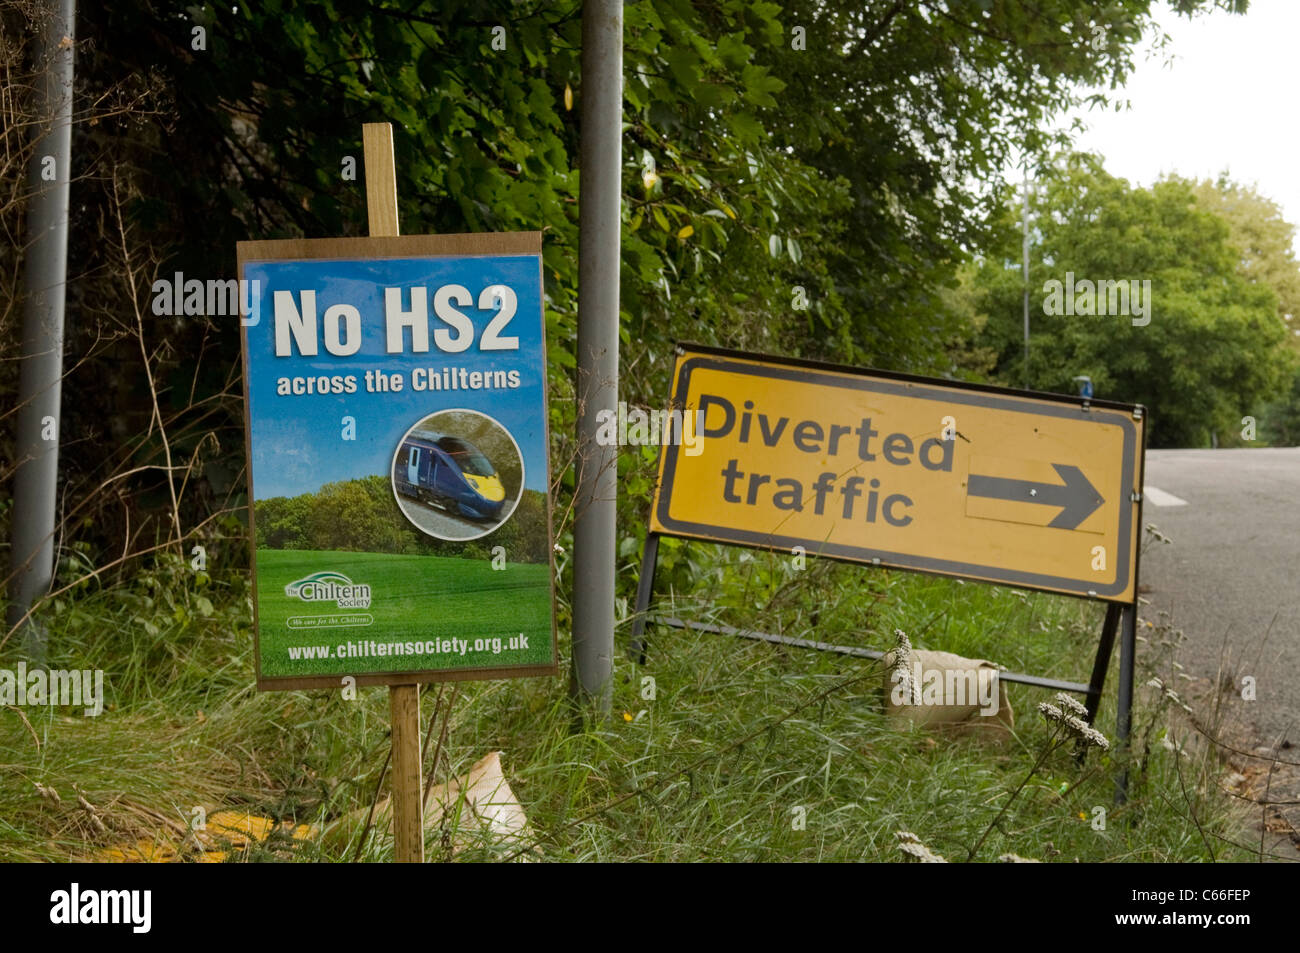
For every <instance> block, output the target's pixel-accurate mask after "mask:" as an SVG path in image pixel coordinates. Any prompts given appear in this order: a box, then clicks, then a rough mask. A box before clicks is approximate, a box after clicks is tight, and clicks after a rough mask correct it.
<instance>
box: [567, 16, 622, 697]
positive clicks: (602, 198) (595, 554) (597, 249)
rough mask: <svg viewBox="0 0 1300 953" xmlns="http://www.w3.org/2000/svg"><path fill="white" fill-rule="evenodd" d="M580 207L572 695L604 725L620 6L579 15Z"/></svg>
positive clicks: (611, 528) (613, 485)
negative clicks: (605, 431)
mask: <svg viewBox="0 0 1300 953" xmlns="http://www.w3.org/2000/svg"><path fill="white" fill-rule="evenodd" d="M581 92H582V129H581V135H582V146H581V155H580V163H581V169H582V172H581V176H582V179H581V194H580V196H579V200H580V202H581V206H580V212H579V221H578V226H579V230H578V281H579V285H578V464H577V465H578V474H577V475H578V484H577V493H576V497H575V500H574V513H575V517H574V527H573V673H572V680H571V682H570V690H571V692H572V694H573V696H574V697H575V698H576V699H579V700H584V701H586V700H589V701H594V702H595V706H596V709H597V711H598V712H599V713H600V714H601V715H608V714H609V710H610V702H611V699H612V689H613V669H614V565H615V501H616V494H617V491H618V484H617V476H618V473H617V462H618V448H617V447H613V446H605V447H603V446H601V445H600V444H598V443H597V442H596V431H597V429H598V424H597V421H596V415H597V413H598V412H599V411H600V410H601V409H603V408H609V409H611V410H612V409H614V408H615V407H616V404H617V401H618V291H619V288H618V279H619V274H618V272H619V260H620V256H619V240H620V234H619V233H620V227H621V222H622V216H621V202H622V187H621V182H622V165H623V148H622V135H623V132H622V129H623V3H622V0H586V2H585V3H584V4H583V9H582V87H581Z"/></svg>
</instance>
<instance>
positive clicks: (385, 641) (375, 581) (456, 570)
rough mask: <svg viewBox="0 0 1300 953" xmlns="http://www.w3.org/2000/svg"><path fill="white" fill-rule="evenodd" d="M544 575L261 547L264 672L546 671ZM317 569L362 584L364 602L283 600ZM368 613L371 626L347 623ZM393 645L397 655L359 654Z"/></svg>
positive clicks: (542, 571)
mask: <svg viewBox="0 0 1300 953" xmlns="http://www.w3.org/2000/svg"><path fill="white" fill-rule="evenodd" d="M548 571H549V567H548V566H547V565H545V564H535V563H532V564H530V563H509V564H507V565H506V567H505V568H504V569H501V570H494V569H493V568H492V564H491V562H490V560H487V559H462V558H457V557H447V556H410V555H392V554H387V553H355V552H338V551H329V550H325V551H319V550H274V549H262V548H259V549H258V551H257V598H258V612H259V623H260V628H261V655H262V657H261V670H262V675H263V676H264V677H269V678H281V677H289V678H292V677H309V676H313V675H340V676H342V675H364V674H370V673H377V672H388V671H394V670H405V671H411V670H415V669H420V670H447V671H454V670H457V669H471V668H483V667H488V666H491V667H496V666H522V665H550V664H552V663H553V662H554V657H553V655H552V642H551V589H550V582H549V580H548V579H547V572H548ZM322 572H329V573H330V574H339V575H342V576H345V577H346V578H347V580H348V581H349V582H351V583H353V584H355V586H358V587H359V586H366V587H368V589H369V591H368V598H369V605H368V606H365V607H339V606H338V605H337V604H336V602H335V601H315V602H305V601H303V600H302V599H301V598H294V597H292V596H290V595H287V594H286V592H285V587H286V586H291V585H293V584H294V583H297V582H300V581H302V580H305V579H310V578H311V577H312V576H313V575H315V574H319V573H322ZM367 617H368V618H369V619H370V620H371V621H369V623H368V624H349V623H362V622H364V621H365V619H366V618H367ZM291 620H292V621H291ZM313 620H314V621H313ZM340 623H344V624H340ZM521 637H522V638H521ZM407 643H411V644H412V645H414V643H424V645H423V646H422V647H423V648H429V647H430V646H429V644H428V643H434V645H433V646H432V647H433V648H434V649H435V651H433V652H427V651H423V652H421V651H417V652H415V653H412V654H407V651H406V650H407V649H408V645H407ZM525 643H526V645H525ZM399 644H400V646H401V647H400V648H398V649H396V650H395V651H387V652H384V654H365V653H368V652H376V651H377V650H378V649H379V646H381V645H382V646H385V647H388V646H390V645H399ZM349 646H350V647H351V650H352V652H353V653H354V654H351V655H349V654H348V651H349ZM294 655H296V656H297V658H296V659H295V658H293V657H292V656H294Z"/></svg>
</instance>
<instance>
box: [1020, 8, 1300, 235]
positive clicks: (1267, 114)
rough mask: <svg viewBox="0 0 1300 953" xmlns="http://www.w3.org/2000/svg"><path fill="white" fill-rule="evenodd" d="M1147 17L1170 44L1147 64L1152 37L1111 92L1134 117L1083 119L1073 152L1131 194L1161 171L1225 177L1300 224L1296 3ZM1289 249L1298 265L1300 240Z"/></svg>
mask: <svg viewBox="0 0 1300 953" xmlns="http://www.w3.org/2000/svg"><path fill="white" fill-rule="evenodd" d="M1153 13H1154V14H1155V17H1156V19H1157V21H1158V22H1159V23H1160V25H1161V26H1162V27H1163V28H1164V29H1165V32H1167V33H1168V34H1169V35H1170V37H1171V43H1170V45H1169V46H1168V47H1166V49H1165V52H1164V53H1162V54H1153V55H1151V57H1150V58H1147V54H1148V52H1150V38H1149V37H1148V39H1147V41H1146V42H1145V45H1144V47H1143V48H1142V49H1141V50H1140V51H1139V52H1138V53H1137V55H1136V56H1135V65H1136V69H1135V70H1134V72H1133V74H1132V75H1131V76H1130V77H1129V80H1128V83H1127V85H1126V86H1125V88H1124V89H1123V90H1117V91H1115V92H1114V93H1112V96H1113V97H1115V98H1121V99H1122V98H1127V99H1129V100H1131V101H1132V104H1133V108H1132V109H1131V110H1125V111H1123V112H1118V113H1116V112H1113V111H1109V112H1103V111H1101V110H1092V111H1091V112H1082V113H1081V115H1082V116H1083V117H1084V119H1085V121H1086V122H1087V123H1088V125H1089V127H1090V128H1089V130H1088V131H1087V132H1086V133H1084V134H1083V135H1082V136H1081V137H1080V138H1079V139H1078V140H1077V144H1078V148H1079V149H1080V150H1081V151H1089V152H1099V153H1101V154H1102V155H1103V156H1105V157H1106V170H1107V171H1108V172H1110V173H1111V174H1112V175H1117V176H1120V177H1122V178H1125V179H1128V180H1129V182H1130V183H1132V184H1135V185H1137V184H1141V185H1150V184H1151V182H1152V181H1154V180H1155V179H1156V178H1157V177H1158V176H1159V175H1160V174H1161V173H1162V172H1177V173H1178V174H1180V175H1184V176H1191V177H1196V178H1213V177H1215V176H1217V175H1218V173H1219V172H1221V171H1222V170H1224V169H1227V170H1228V172H1229V174H1230V176H1231V178H1232V179H1234V180H1235V181H1238V182H1244V183H1248V184H1254V185H1255V186H1256V188H1257V189H1258V190H1259V191H1260V192H1261V193H1262V194H1264V195H1266V196H1268V197H1269V198H1271V199H1273V200H1274V201H1275V202H1277V203H1278V204H1279V205H1280V206H1281V207H1282V212H1283V215H1284V217H1285V218H1286V220H1287V221H1288V222H1291V223H1292V224H1297V223H1300V155H1297V152H1296V144H1297V142H1300V136H1297V134H1296V128H1295V127H1296V123H1297V122H1300V85H1297V83H1296V72H1297V71H1296V67H1297V61H1298V60H1300V0H1251V3H1250V10H1249V11H1248V12H1247V13H1246V14H1244V15H1242V16H1234V15H1232V14H1228V13H1224V12H1222V11H1214V12H1212V13H1209V14H1205V15H1202V16H1199V17H1197V18H1196V19H1195V20H1192V21H1190V22H1189V21H1188V20H1187V19H1186V18H1184V17H1178V16H1175V15H1174V14H1173V12H1172V11H1170V10H1169V8H1168V6H1166V5H1165V4H1159V5H1158V6H1157V7H1156V9H1155V10H1154V11H1153ZM1170 55H1172V57H1173V62H1172V64H1168V65H1166V64H1165V62H1164V61H1165V60H1166V59H1168V58H1169V56H1170ZM1014 178H1018V175H1017V176H1014ZM1014 178H1013V180H1014ZM1293 247H1295V248H1296V251H1297V255H1298V256H1300V237H1298V238H1297V240H1296V242H1295V243H1294V246H1293Z"/></svg>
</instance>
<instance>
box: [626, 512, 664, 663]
mask: <svg viewBox="0 0 1300 953" xmlns="http://www.w3.org/2000/svg"><path fill="white" fill-rule="evenodd" d="M658 564H659V534H658V533H649V532H648V533H646V536H645V551H644V552H643V553H642V554H641V578H640V579H638V580H637V587H636V605H635V606H634V607H633V615H632V644H631V645H630V646H629V647H628V655H629V656H630V657H631V658H632V659H634V660H635V661H636V663H637V664H638V665H644V664H645V643H646V640H645V625H646V611H647V610H648V609H649V608H650V597H651V596H652V595H653V594H654V588H655V568H656V567H657V566H658Z"/></svg>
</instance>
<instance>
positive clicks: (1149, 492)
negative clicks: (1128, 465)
mask: <svg viewBox="0 0 1300 953" xmlns="http://www.w3.org/2000/svg"><path fill="white" fill-rule="evenodd" d="M1142 495H1143V496H1145V497H1146V499H1147V500H1148V501H1150V502H1152V503H1154V504H1155V505H1156V506H1186V505H1187V501H1186V500H1183V499H1180V498H1178V497H1176V496H1174V495H1173V494H1172V493H1166V492H1165V491H1164V490H1161V489H1159V488H1157V487H1154V486H1145V487H1143V488H1142Z"/></svg>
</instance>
